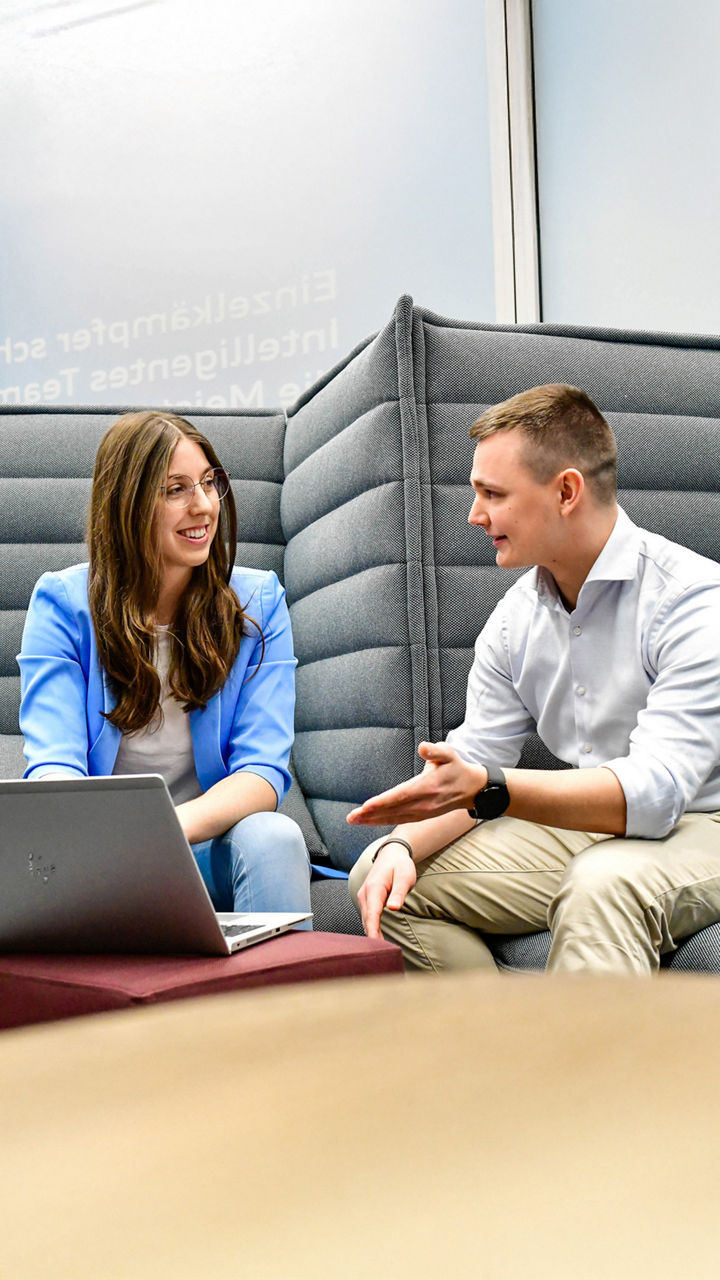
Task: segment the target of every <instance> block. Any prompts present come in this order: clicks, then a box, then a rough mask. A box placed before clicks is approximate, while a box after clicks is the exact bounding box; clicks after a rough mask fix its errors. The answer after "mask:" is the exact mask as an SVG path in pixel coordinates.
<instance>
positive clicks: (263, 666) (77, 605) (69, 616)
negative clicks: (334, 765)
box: [18, 564, 296, 803]
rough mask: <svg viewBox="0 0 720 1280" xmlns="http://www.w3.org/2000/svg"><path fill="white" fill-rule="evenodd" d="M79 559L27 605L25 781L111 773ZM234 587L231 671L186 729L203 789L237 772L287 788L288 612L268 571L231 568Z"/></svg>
mask: <svg viewBox="0 0 720 1280" xmlns="http://www.w3.org/2000/svg"><path fill="white" fill-rule="evenodd" d="M87 574H88V566H87V565H86V564H79V565H74V566H73V567H72V568H70V569H63V570H62V571H61V572H60V573H44V574H43V576H42V577H41V578H40V580H39V582H38V583H37V586H36V587H35V590H34V591H33V595H32V599H31V601H30V605H29V608H28V614H27V619H26V622H25V630H24V632H23V638H22V648H21V651H20V653H19V655H18V664H19V667H20V688H21V703H20V729H21V731H22V733H23V736H24V738H25V756H26V759H27V762H28V767H27V769H26V771H25V777H26V778H32V777H33V776H40V774H41V773H43V772H49V771H50V770H52V772H53V773H55V772H57V773H67V774H70V775H78V774H80V775H81V776H83V777H85V776H87V775H90V776H95V775H100V774H102V775H108V774H111V773H112V771H113V765H114V764H115V758H116V756H117V753H118V747H119V745H120V738H121V733H120V730H119V729H116V728H115V727H114V725H111V724H110V722H109V721H108V720H106V719H105V717H104V716H103V712H108V711H111V710H112V708H113V706H114V699H113V696H112V693H111V691H110V689H109V686H108V681H107V677H106V675H105V672H104V671H103V670H102V668H101V666H100V663H99V661H98V654H97V647H96V644H95V632H94V630H93V625H92V620H91V618H90V609H89V605H88V597H87ZM231 584H232V587H233V589H234V591H235V593H236V595H237V597H238V599H239V600H240V603H241V605H242V606H243V608H244V609H245V610H246V612H247V613H248V615H249V617H251V618H254V620H255V621H256V622H257V623H258V625H259V626H260V627H261V629H262V632H263V635H264V637H265V656H264V658H263V660H262V662H261V663H260V666H259V667H258V665H257V664H258V662H260V654H261V652H262V645H261V642H260V636H259V633H258V632H257V630H256V628H255V627H253V626H252V624H250V623H248V627H247V630H248V635H246V636H244V637H243V639H242V642H241V644H240V650H239V653H238V656H237V658H236V659H235V663H234V665H233V668H232V670H231V672H230V675H229V676H228V678H227V680H226V682H225V684H224V685H223V687H222V689H221V690H220V691H219V693H217V694H215V696H214V697H213V698H211V699H210V701H209V702H208V704H207V707H206V708H205V710H204V711H191V712H190V732H191V735H192V744H193V754H194V756H195V768H196V771H197V776H198V780H199V782H200V786H201V787H202V789H203V791H207V790H208V788H209V787H211V786H212V785H213V784H214V783H216V782H219V781H220V780H221V779H222V778H225V777H227V776H228V775H229V774H231V773H235V772H236V771H237V770H239V769H249V770H250V772H251V773H257V774H259V775H260V777H261V778H265V779H266V781H267V782H269V783H270V785H271V786H272V787H273V788H274V789H275V791H276V792H277V797H278V803H279V802H280V801H281V800H282V798H283V796H284V795H285V794H286V792H287V790H288V788H289V786H290V774H289V772H288V759H289V756H290V748H291V746H292V741H293V718H294V710H295V666H296V660H295V656H294V653H293V645H292V633H291V630H290V617H289V614H288V610H287V605H286V603H285V592H284V591H283V589H282V587H281V586H280V583H279V582H278V579H277V576H276V574H274V573H266V572H261V571H260V570H257V569H235V570H234V571H233V575H232V579H231Z"/></svg>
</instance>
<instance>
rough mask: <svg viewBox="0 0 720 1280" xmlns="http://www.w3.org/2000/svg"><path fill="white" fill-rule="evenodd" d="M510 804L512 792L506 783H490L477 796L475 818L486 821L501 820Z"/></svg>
mask: <svg viewBox="0 0 720 1280" xmlns="http://www.w3.org/2000/svg"><path fill="white" fill-rule="evenodd" d="M509 803H510V792H509V791H508V789H507V787H506V786H505V783H504V782H489V783H488V785H487V786H486V787H484V788H483V790H482V791H478V793H477V795H476V796H475V817H476V818H484V819H485V820H486V821H487V820H488V819H490V818H499V817H500V814H501V813H504V812H505V810H506V809H507V807H508V805H509Z"/></svg>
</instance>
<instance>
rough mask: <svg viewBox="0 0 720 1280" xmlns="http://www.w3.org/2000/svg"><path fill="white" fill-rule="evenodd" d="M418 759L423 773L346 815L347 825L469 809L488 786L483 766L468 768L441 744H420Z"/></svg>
mask: <svg viewBox="0 0 720 1280" xmlns="http://www.w3.org/2000/svg"><path fill="white" fill-rule="evenodd" d="M418 755H420V756H421V757H422V759H423V760H424V761H425V768H424V769H423V771H422V773H419V774H418V775H417V777H415V778H410V779H409V780H408V781H407V782H401V783H400V785H399V786H397V787H392V788H391V790H390V791H383V792H382V793H381V794H380V795H379V796H372V797H371V798H370V799H369V800H366V801H365V803H364V804H361V805H359V806H358V808H357V809H353V810H352V811H351V812H350V813H349V814H348V816H347V820H348V822H350V823H352V824H353V825H357V826H369V827H377V826H384V825H386V824H388V825H389V824H393V825H396V824H397V823H399V822H421V821H422V820H423V819H424V818H435V817H438V816H439V814H441V813H450V812H451V811H452V810H453V809H470V808H472V805H473V801H474V799H475V796H476V795H477V793H478V791H480V789H481V788H482V787H484V786H485V785H486V783H487V770H486V769H484V768H483V766H482V765H470V764H467V763H466V762H465V761H464V760H462V759H461V758H460V756H459V755H458V753H457V751H453V749H452V747H448V746H447V745H446V743H444V742H421V743H420V746H419V747H418Z"/></svg>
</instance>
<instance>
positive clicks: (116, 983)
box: [0, 930, 403, 1028]
mask: <svg viewBox="0 0 720 1280" xmlns="http://www.w3.org/2000/svg"><path fill="white" fill-rule="evenodd" d="M402 971H403V966H402V957H401V952H400V949H399V947H396V946H393V945H392V944H391V943H389V942H384V941H382V940H375V939H370V938H357V937H351V936H350V935H346V934H341V933H308V932H305V931H300V930H297V931H295V932H290V933H286V934H283V935H282V936H281V937H279V938H272V939H271V940H270V941H269V942H263V943H260V944H259V945H258V946H254V947H248V948H247V950H246V951H238V952H236V954H235V955H233V956H228V957H227V958H226V957H224V956H219V957H210V958H208V957H207V956H82V955H75V956H67V955H43V956H34V955H4V956H3V955H0V1028H7V1027H21V1026H26V1025H28V1024H29V1023H33V1022H51V1021H54V1020H55V1019H58V1018H72V1017H75V1016H76V1015H77V1014H82V1013H102V1012H104V1011H106V1010H110V1009H129V1008H132V1007H133V1006H134V1005H143V1004H157V1003H159V1002H160V1001H164V1000H181V999H184V998H186V997H189V996H201V995H211V994H216V993H218V992H223V991H239V990H243V989H245V988H248V989H249V988H250V987H270V986H275V985H277V984H279V983H287V982H315V981H318V980H319V979H323V978H350V977H356V976H363V975H373V974H384V973H402Z"/></svg>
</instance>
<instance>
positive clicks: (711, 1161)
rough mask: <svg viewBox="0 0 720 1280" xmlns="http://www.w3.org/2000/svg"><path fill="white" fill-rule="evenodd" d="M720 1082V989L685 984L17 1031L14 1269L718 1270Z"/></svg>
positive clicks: (214, 1012) (402, 983)
mask: <svg viewBox="0 0 720 1280" xmlns="http://www.w3.org/2000/svg"><path fill="white" fill-rule="evenodd" d="M719 1076H720V985H718V982H717V980H716V979H713V978H702V977H691V976H688V975H677V976H671V975H664V976H662V977H661V978H660V979H658V980H655V981H643V980H638V981H633V980H617V981H613V980H600V979H561V978H554V979H548V978H544V977H539V976H526V977H508V976H505V977H500V976H497V977H495V976H493V975H477V976H475V975H470V976H465V975H463V976H458V977H452V978H432V977H423V978H416V979H414V980H406V979H403V978H387V977H383V978H381V979H364V980H363V981H362V982H354V981H352V980H349V981H342V982H328V983H322V984H321V983H318V984H313V985H312V986H308V987H299V986H296V987H291V988H282V989H280V988H276V989H274V990H271V991H267V992H253V993H246V994H238V995H230V996H218V997H211V998H205V999H200V1000H194V1001H188V1002H183V1003H181V1004H177V1005H164V1006H161V1007H157V1008H153V1009H146V1010H137V1011H133V1012H129V1013H111V1014H102V1015H99V1016H96V1017H92V1018H81V1019H77V1020H75V1021H72V1022H66V1023H58V1024H55V1025H48V1026H42V1027H35V1028H30V1029H26V1030H22V1031H15V1032H5V1033H4V1034H3V1035H2V1036H1V1037H0V1099H1V1101H0V1108H1V1109H2V1116H1V1119H0V1126H1V1129H0V1131H1V1133H2V1145H1V1148H0V1149H1V1151H2V1156H1V1157H0V1158H1V1160H2V1174H1V1179H0V1206H1V1208H0V1213H1V1214H2V1230H1V1232H0V1275H1V1276H2V1277H6V1276H7V1277H11V1278H12V1280H16V1278H18V1280H34V1278H35V1277H45V1276H47V1277H53V1280H66V1278H67V1280H85V1278H86V1277H87V1280H116V1278H117V1277H123V1278H125V1277H127V1278H128V1280H130V1278H131V1280H145V1278H146V1277H147V1280H150V1278H152V1280H165V1277H168V1278H169V1277H171V1276H172V1277H173V1278H174V1280H206V1278H208V1277H215V1276H220V1275H221V1274H223V1273H224V1274H230V1275H237V1276H243V1277H252V1278H253V1280H255V1277H258V1278H262V1280H266V1278H267V1280H276V1278H277V1280H306V1278H307V1280H310V1278H311V1277H312V1280H335V1278H336V1277H337V1278H338V1280H355V1278H356V1277H357V1278H358V1280H360V1277H362V1278H363V1280H366V1278H367V1277H376V1278H377V1280H396V1278H397V1280H405V1277H408V1280H409V1278H410V1277H413V1280H418V1278H424V1277H428V1278H430V1277H432V1278H433V1280H434V1278H435V1277H442V1278H443V1280H455V1277H465V1276H469V1277H481V1278H484V1277H488V1278H490V1280H515V1277H518V1278H519V1277H525V1276H528V1275H531V1276H534V1277H561V1278H564V1277H568V1278H569V1277H572V1280H594V1278H595V1277H598V1278H602V1280H619V1278H620V1280H621V1278H624V1277H637V1276H642V1275H646V1276H647V1275H653V1274H654V1275H659V1276H671V1275H683V1276H688V1277H711V1276H712V1277H713V1280H715V1277H717V1275H718V1274H719V1272H720V1207H719V1200H720V1196H719V1192H718V1176H717V1170H718V1164H719V1163H720V1100H719V1094H720V1085H719V1083H718V1079H719ZM227 1269H230V1270H229V1271H228V1270H227Z"/></svg>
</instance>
